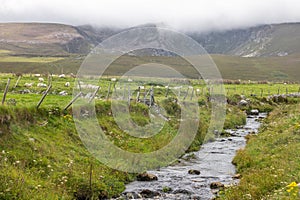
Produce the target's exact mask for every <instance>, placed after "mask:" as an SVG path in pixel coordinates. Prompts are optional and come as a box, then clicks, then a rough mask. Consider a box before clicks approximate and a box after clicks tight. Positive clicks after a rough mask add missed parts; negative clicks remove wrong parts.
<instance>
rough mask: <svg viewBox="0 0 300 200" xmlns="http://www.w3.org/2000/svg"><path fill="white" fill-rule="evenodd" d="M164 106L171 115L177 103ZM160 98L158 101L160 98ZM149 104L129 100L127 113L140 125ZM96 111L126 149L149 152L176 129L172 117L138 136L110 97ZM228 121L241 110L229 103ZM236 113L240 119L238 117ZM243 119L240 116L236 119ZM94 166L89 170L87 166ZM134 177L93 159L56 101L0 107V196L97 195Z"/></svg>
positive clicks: (206, 114) (116, 189)
mask: <svg viewBox="0 0 300 200" xmlns="http://www.w3.org/2000/svg"><path fill="white" fill-rule="evenodd" d="M164 103H165V104H168V105H169V107H166V109H167V112H168V113H169V115H170V117H172V116H173V117H174V116H175V115H178V112H177V111H178V110H177V108H176V105H175V104H174V105H173V104H170V102H168V101H167V102H164ZM164 103H162V104H164ZM147 109H148V108H147V106H145V105H143V104H132V105H131V111H130V114H131V117H132V119H133V120H134V121H135V122H136V123H137V124H139V125H143V124H147V123H148V122H149V115H148V112H147ZM96 110H97V113H98V115H97V117H98V120H99V121H100V122H101V126H102V128H103V129H104V130H111V131H107V132H106V134H107V136H108V137H109V138H110V139H111V140H112V142H113V143H114V144H115V145H117V146H119V147H121V148H123V149H125V150H129V151H133V152H150V151H153V150H156V149H159V148H161V147H163V146H164V145H165V144H167V143H168V142H170V141H171V140H172V138H173V137H174V136H175V135H176V127H177V125H178V124H177V123H178V122H177V120H170V121H169V122H168V123H167V124H166V125H165V127H164V128H163V129H162V131H161V133H160V134H157V135H155V136H154V137H152V138H149V139H145V140H142V139H138V138H134V137H131V136H129V135H128V134H124V132H123V131H122V130H120V129H119V128H118V126H117V124H116V123H115V122H113V116H112V115H111V108H110V103H109V102H105V101H99V102H97V103H96ZM227 112H228V113H229V115H228V117H227V121H226V124H227V125H226V126H227V127H230V126H233V124H234V123H233V122H235V123H237V124H240V123H243V121H244V120H243V118H245V114H244V112H241V111H240V110H239V109H237V108H234V107H231V108H230V109H228V111H227ZM209 113H210V112H209V110H208V109H207V108H206V107H205V106H204V105H203V107H202V108H201V112H200V115H201V116H202V117H201V119H202V120H201V122H200V123H201V124H200V127H199V130H198V133H197V136H196V138H195V140H194V142H193V144H192V145H191V147H190V149H189V151H192V150H197V149H199V147H200V146H199V145H201V143H202V139H203V137H204V136H205V134H206V131H207V127H208V122H209ZM237 119H239V120H237ZM240 119H242V120H240ZM91 168H92V170H91ZM134 179H135V174H128V173H125V172H120V171H117V170H113V169H110V168H108V167H106V166H104V165H103V164H101V163H100V162H99V161H97V160H96V159H95V158H94V157H92V156H91V154H90V153H89V152H88V151H87V150H86V148H85V146H84V145H83V144H82V141H81V140H80V138H79V136H78V134H77V132H76V129H75V125H74V122H73V119H72V113H71V111H69V112H62V110H61V108H59V107H51V106H44V107H43V108H41V109H39V110H36V109H35V107H34V106H27V107H21V106H2V107H0V199H74V198H75V199H85V198H89V197H91V196H93V197H94V198H95V199H97V198H99V199H101V198H104V197H112V196H115V195H117V194H119V193H121V192H122V191H123V190H124V189H125V184H126V183H127V182H129V181H132V180H134Z"/></svg>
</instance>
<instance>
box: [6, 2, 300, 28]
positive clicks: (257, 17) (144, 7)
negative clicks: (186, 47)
mask: <svg viewBox="0 0 300 200" xmlns="http://www.w3.org/2000/svg"><path fill="white" fill-rule="evenodd" d="M299 10H300V2H299V1H298V0H263V1H262V0H225V1H224V0H205V1H201V0H186V1H182V0H126V1H123V0H120V1H117V0H85V1H82V0H75V1H74V0H64V1H62V0H51V1H49V0H26V1H20V0H0V22H55V23H64V24H72V25H82V24H92V25H98V26H113V27H121V28H126V27H131V26H136V25H140V24H145V23H163V24H166V25H167V26H170V27H171V28H175V29H179V30H183V31H207V30H216V29H218V30H224V29H232V28H240V27H247V26H253V25H258V24H267V23H283V22H298V21H299V22H300V12H299Z"/></svg>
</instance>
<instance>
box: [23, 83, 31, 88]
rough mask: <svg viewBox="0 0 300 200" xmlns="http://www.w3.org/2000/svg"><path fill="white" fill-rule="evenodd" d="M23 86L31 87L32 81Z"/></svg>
mask: <svg viewBox="0 0 300 200" xmlns="http://www.w3.org/2000/svg"><path fill="white" fill-rule="evenodd" d="M24 86H25V87H32V86H33V83H25V84H24Z"/></svg>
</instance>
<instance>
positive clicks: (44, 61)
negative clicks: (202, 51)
mask: <svg viewBox="0 0 300 200" xmlns="http://www.w3.org/2000/svg"><path fill="white" fill-rule="evenodd" d="M211 57H212V59H213V61H214V62H215V63H216V65H217V67H218V69H219V71H220V73H221V75H222V77H223V79H231V80H238V79H241V80H245V81H248V80H252V81H262V80H268V81H276V82H288V81H289V82H299V76H300V70H299V67H300V59H299V55H297V54H293V55H289V56H285V57H259V58H243V57H237V56H227V55H211ZM84 58H85V56H84V55H75V54H74V55H71V56H66V55H52V56H50V57H40V56H35V55H31V56H29V57H28V55H27V56H22V55H18V54H14V52H8V51H4V50H0V72H2V73H25V74H26V73H27V74H28V73H54V74H58V73H62V72H64V73H74V74H76V72H77V70H78V69H79V67H80V65H81V63H82V62H83V60H84ZM150 61H151V62H158V63H163V64H166V65H168V66H173V67H174V68H175V69H176V70H178V71H179V72H181V73H183V74H185V75H187V76H188V77H193V76H194V75H195V71H194V70H193V69H192V68H191V67H189V65H188V64H187V63H185V62H182V61H180V59H177V58H172V59H170V58H168V57H167V58H165V57H156V58H155V60H153V58H152V57H142V58H134V57H132V56H129V57H128V56H122V57H121V58H119V59H118V60H117V61H115V62H114V63H113V64H112V65H111V66H112V67H111V68H110V69H111V70H109V71H107V74H108V75H117V76H119V75H122V72H126V71H128V69H130V68H131V67H132V66H133V65H139V64H142V63H144V62H146V63H147V62H150ZM194 78H198V76H197V77H194Z"/></svg>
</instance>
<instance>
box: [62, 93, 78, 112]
mask: <svg viewBox="0 0 300 200" xmlns="http://www.w3.org/2000/svg"><path fill="white" fill-rule="evenodd" d="M81 95H82V92H79V93H78V94H77V95H76V96H75V97H74V98H73V99H72V100H71V101H70V103H69V104H68V105H67V106H66V107H65V108H64V111H66V110H67V109H68V108H69V107H70V106H71V105H72V104H73V103H74V102H75V101H76V100H77V99H78V98H79V97H80V96H81Z"/></svg>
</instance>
